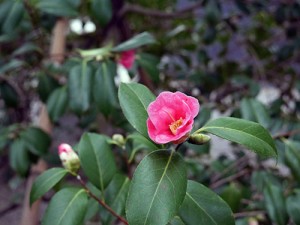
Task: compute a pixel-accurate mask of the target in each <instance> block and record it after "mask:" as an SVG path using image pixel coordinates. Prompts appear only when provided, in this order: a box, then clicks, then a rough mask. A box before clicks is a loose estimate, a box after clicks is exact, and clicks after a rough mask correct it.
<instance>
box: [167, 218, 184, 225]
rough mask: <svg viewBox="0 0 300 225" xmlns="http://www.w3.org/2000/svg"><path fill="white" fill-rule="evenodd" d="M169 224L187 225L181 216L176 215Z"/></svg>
mask: <svg viewBox="0 0 300 225" xmlns="http://www.w3.org/2000/svg"><path fill="white" fill-rule="evenodd" d="M168 225H185V224H184V223H183V222H182V220H181V219H180V217H179V216H175V217H174V218H173V219H172V220H171V221H170V222H169V223H168Z"/></svg>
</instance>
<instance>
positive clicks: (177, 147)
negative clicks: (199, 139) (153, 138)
mask: <svg viewBox="0 0 300 225" xmlns="http://www.w3.org/2000/svg"><path fill="white" fill-rule="evenodd" d="M182 144H183V143H181V144H179V145H177V146H176V148H175V152H177V151H178V149H179V148H180V146H181V145H182Z"/></svg>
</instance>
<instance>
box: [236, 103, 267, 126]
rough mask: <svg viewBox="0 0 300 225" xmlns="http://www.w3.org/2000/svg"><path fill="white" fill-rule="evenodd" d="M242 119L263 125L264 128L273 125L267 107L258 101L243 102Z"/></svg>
mask: <svg viewBox="0 0 300 225" xmlns="http://www.w3.org/2000/svg"><path fill="white" fill-rule="evenodd" d="M241 113H242V117H243V118H244V119H246V120H251V121H253V122H257V123H259V124H261V125H262V126H263V127H264V128H268V127H270V125H271V119H270V116H269V115H268V112H267V110H266V107H265V106H264V105H263V104H262V103H261V102H259V101H257V100H256V99H248V98H244V99H243V100H242V101H241Z"/></svg>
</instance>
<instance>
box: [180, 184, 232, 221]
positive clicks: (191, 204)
mask: <svg viewBox="0 0 300 225" xmlns="http://www.w3.org/2000/svg"><path fill="white" fill-rule="evenodd" d="M179 216H180V218H181V219H182V221H183V222H184V224H186V225H199V224H205V225H234V224H235V223H234V218H233V214H232V212H231V209H230V207H229V206H228V205H227V204H226V202H225V201H224V200H223V199H222V198H221V197H219V196H218V195H217V194H215V193H214V192H213V191H211V190H210V189H209V188H207V187H205V186H204V185H202V184H200V183H197V182H195V181H188V185H187V191H186V196H185V199H184V201H183V204H182V206H181V207H180V209H179Z"/></svg>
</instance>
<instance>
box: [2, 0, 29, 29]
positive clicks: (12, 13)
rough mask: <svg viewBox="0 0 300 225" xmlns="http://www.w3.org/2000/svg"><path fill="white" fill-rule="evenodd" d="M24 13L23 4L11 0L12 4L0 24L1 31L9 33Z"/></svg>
mask: <svg viewBox="0 0 300 225" xmlns="http://www.w3.org/2000/svg"><path fill="white" fill-rule="evenodd" d="M23 15H24V6H23V3H22V2H21V1H13V4H12V6H11V7H10V9H9V11H8V12H7V14H6V17H5V21H4V23H3V24H2V31H3V32H4V33H10V32H12V31H14V29H16V27H17V26H18V25H19V24H20V22H21V21H22V18H23Z"/></svg>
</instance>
